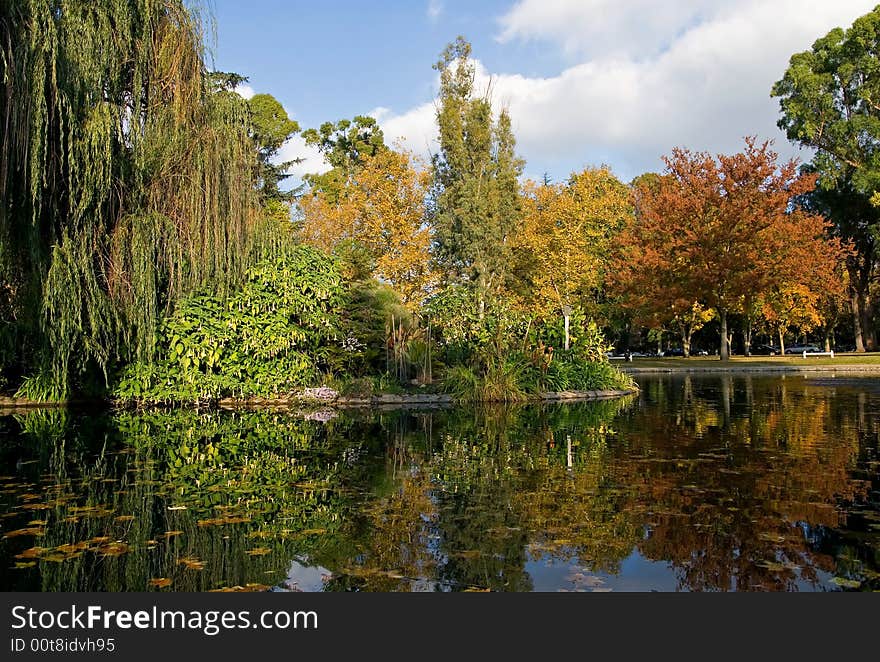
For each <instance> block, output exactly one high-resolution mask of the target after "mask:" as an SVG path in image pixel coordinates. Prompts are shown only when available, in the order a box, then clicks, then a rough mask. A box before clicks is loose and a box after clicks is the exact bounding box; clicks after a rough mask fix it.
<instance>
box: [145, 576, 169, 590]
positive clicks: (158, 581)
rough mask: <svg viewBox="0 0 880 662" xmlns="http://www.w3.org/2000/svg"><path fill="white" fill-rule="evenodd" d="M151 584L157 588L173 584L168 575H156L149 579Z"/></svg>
mask: <svg viewBox="0 0 880 662" xmlns="http://www.w3.org/2000/svg"><path fill="white" fill-rule="evenodd" d="M149 584H150V586H154V587H155V588H165V587H166V586H171V580H170V579H168V577H155V578H153V579H151V580H150V581H149Z"/></svg>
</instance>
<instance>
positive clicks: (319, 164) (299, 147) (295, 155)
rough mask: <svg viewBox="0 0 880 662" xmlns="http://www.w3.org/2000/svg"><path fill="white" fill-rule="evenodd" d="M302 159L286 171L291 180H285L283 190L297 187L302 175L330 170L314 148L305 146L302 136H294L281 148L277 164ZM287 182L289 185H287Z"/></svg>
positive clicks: (321, 155)
mask: <svg viewBox="0 0 880 662" xmlns="http://www.w3.org/2000/svg"><path fill="white" fill-rule="evenodd" d="M296 159H302V162H301V163H294V164H293V165H292V166H290V169H289V170H288V171H287V172H288V173H289V174H290V175H291V178H290V179H288V180H285V182H284V184H285V185H286V186H285V188H288V187H291V186H296V185H298V184H299V183H300V182H301V181H302V178H303V175H306V174H309V173H312V174H321V173H324V172H327V171H328V170H330V166H329V164H328V163H327V162H326V161H325V160H324V156H323V154H321V152H319V151H318V149H317V148H316V147H313V146H311V145H306V141H305V140H303V137H302V136H299V135H297V136H294V137H293V138H291V139H290V140H288V141H287V142H286V143H284V144H283V145H282V146H281V149H280V150H278V158H277V162H278V163H283V162H285V161H294V160H296ZM288 182H289V184H288Z"/></svg>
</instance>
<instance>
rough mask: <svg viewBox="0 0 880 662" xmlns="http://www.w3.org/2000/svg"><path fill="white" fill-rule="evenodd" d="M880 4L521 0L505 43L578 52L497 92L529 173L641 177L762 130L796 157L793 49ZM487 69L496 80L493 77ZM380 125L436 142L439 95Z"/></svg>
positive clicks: (502, 82) (507, 79)
mask: <svg viewBox="0 0 880 662" xmlns="http://www.w3.org/2000/svg"><path fill="white" fill-rule="evenodd" d="M875 2H876V0H838V1H836V2H828V1H827V0H776V1H770V0H747V1H745V2H743V1H740V2H733V1H731V0H721V1H718V0H715V1H709V0H682V2H676V3H674V4H673V3H670V4H668V5H667V4H664V5H663V6H662V11H659V10H658V9H657V5H656V3H654V2H650V1H649V0H630V1H629V2H623V1H621V0H616V1H614V0H567V1H566V0H521V2H519V3H517V4H516V5H515V6H514V7H513V8H512V9H511V11H510V12H508V13H507V14H506V15H505V16H504V17H502V19H501V20H500V24H501V26H502V31H501V34H500V37H499V39H500V40H501V41H502V42H505V41H507V42H509V41H513V40H541V41H542V42H547V43H548V46H549V47H551V48H555V49H559V50H560V51H562V52H564V53H567V54H568V55H569V56H570V57H573V58H576V59H575V60H574V61H573V62H572V64H571V66H569V67H567V68H566V69H564V70H563V71H561V72H560V73H558V74H557V75H554V76H549V77H546V78H536V77H526V76H522V75H519V74H516V73H500V74H495V75H493V77H492V80H493V84H492V89H493V99H494V101H495V103H496V106H499V105H501V104H504V105H506V106H508V107H509V109H510V114H511V118H512V120H513V125H514V130H515V132H516V136H517V141H518V149H519V152H520V153H521V154H522V155H523V156H524V157H525V158H526V159H527V161H528V162H529V167H528V171H529V173H528V174H540V173H541V172H542V171H543V170H547V169H552V168H553V167H554V166H555V165H556V164H560V163H564V164H566V165H565V167H567V168H572V169H573V168H580V167H583V166H585V165H590V164H598V163H603V162H604V163H608V164H609V165H611V166H612V167H614V169H615V171H616V172H617V173H618V174H619V175H620V176H622V177H625V178H630V177H633V176H635V175H637V174H639V173H640V172H644V171H646V170H659V169H662V163H661V161H660V156H661V155H663V154H668V153H669V152H670V151H671V149H672V148H673V147H676V146H682V147H689V148H691V149H695V150H707V151H710V152H713V153H717V152H731V151H736V150H738V149H740V148H741V146H742V138H743V137H744V136H746V135H752V134H757V135H758V137H759V138H773V139H775V140H776V143H775V149H776V150H777V151H779V152H780V154H781V155H782V156H784V157H786V158H787V157H790V156H794V155H797V149H796V148H795V147H793V146H792V145H790V143H788V141H787V140H786V139H785V137H784V135H783V134H782V133H781V132H780V131H779V130H778V129H777V128H776V121H777V119H778V117H779V106H778V100H776V99H771V98H770V88H771V86H772V84H773V82H774V81H776V80H778V79H779V78H780V77H781V76H782V74H783V73H784V71H785V69H786V67H787V66H788V59H789V57H790V56H791V54H792V53H794V52H797V51H802V50H807V49H809V48H810V46H811V45H812V43H813V41H815V40H816V39H817V38H818V37H820V36H823V35H824V34H826V33H827V32H828V30H830V29H831V28H833V27H836V26H843V27H848V26H849V25H851V24H852V22H853V20H854V19H855V18H857V17H858V16H861V15H862V14H865V13H867V12H868V11H870V10H871V9H872V8H873V6H874V3H875ZM478 74H479V75H478V84H482V85H485V84H486V82H487V80H488V72H486V71H485V69H483V68H482V66H481V65H480V67H479V70H478ZM380 123H381V124H382V127H383V130H384V131H385V134H386V137H387V138H388V140H389V142H391V141H392V140H393V139H394V138H395V137H398V136H401V137H403V138H405V140H406V144H407V146H409V147H410V148H411V149H413V150H414V151H416V152H417V153H425V152H426V151H431V150H432V145H433V146H435V145H436V143H435V142H434V141H435V139H436V128H435V126H434V106H433V103H432V102H427V103H424V104H422V105H419V106H416V107H414V108H411V109H409V110H405V111H403V112H399V113H392V112H389V111H387V110H386V109H383V113H382V117H381V118H380ZM800 155H801V156H802V157H808V156H809V154H807V153H801V154H800ZM551 174H552V175H553V177H554V178H555V179H561V178H562V177H564V176H565V175H567V174H568V173H567V172H552V173H551Z"/></svg>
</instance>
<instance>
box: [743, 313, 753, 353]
mask: <svg viewBox="0 0 880 662" xmlns="http://www.w3.org/2000/svg"><path fill="white" fill-rule="evenodd" d="M743 347H744V349H745V355H746V356H751V355H752V320H751V318H749V319H747V320H746V324H745V326H744V327H743Z"/></svg>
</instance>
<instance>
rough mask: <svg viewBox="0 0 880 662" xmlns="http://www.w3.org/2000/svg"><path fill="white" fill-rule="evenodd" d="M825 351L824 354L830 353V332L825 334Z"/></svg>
mask: <svg viewBox="0 0 880 662" xmlns="http://www.w3.org/2000/svg"><path fill="white" fill-rule="evenodd" d="M825 351H826V352H830V351H831V332H830V331H829V332H828V333H826V334H825Z"/></svg>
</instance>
